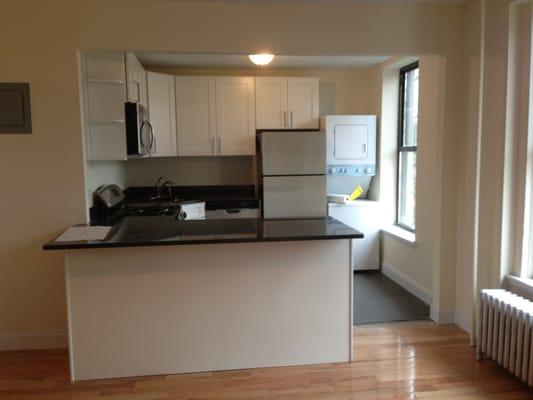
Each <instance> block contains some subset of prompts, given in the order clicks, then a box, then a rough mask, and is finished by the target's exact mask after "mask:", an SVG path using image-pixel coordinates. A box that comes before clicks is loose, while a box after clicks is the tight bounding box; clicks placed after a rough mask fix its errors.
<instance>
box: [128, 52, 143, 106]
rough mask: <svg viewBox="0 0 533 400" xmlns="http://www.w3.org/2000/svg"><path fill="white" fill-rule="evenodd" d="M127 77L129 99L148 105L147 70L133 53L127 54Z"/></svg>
mask: <svg viewBox="0 0 533 400" xmlns="http://www.w3.org/2000/svg"><path fill="white" fill-rule="evenodd" d="M126 79H127V89H128V101H131V102H134V103H140V104H141V105H142V106H144V107H145V108H146V107H148V89H147V77H146V71H145V69H144V67H143V66H142V65H141V63H140V62H139V60H137V57H135V54H133V53H127V54H126Z"/></svg>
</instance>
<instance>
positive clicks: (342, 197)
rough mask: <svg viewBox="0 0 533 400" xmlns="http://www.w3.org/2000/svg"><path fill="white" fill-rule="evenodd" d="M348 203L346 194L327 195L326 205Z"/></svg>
mask: <svg viewBox="0 0 533 400" xmlns="http://www.w3.org/2000/svg"><path fill="white" fill-rule="evenodd" d="M349 201H350V195H348V194H328V203H337V204H346V203H348V202H349Z"/></svg>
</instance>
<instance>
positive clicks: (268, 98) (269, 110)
mask: <svg viewBox="0 0 533 400" xmlns="http://www.w3.org/2000/svg"><path fill="white" fill-rule="evenodd" d="M255 85H256V86H255V91H256V92H255V102H256V127H257V129H284V128H288V126H287V78H285V77H281V78H280V77H265V78H256V79H255Z"/></svg>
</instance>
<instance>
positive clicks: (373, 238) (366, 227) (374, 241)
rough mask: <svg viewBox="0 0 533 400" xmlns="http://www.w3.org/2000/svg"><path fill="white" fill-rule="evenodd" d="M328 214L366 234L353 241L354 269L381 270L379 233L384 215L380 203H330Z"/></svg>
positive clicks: (369, 201)
mask: <svg viewBox="0 0 533 400" xmlns="http://www.w3.org/2000/svg"><path fill="white" fill-rule="evenodd" d="M328 214H329V216H330V217H333V218H335V219H337V220H339V221H341V222H343V223H344V224H346V225H348V226H350V227H352V228H354V229H357V230H358V231H360V232H362V233H363V234H364V238H363V239H357V240H352V265H353V269H354V270H377V269H379V267H380V263H379V241H380V239H379V232H380V229H381V228H382V218H381V216H382V214H383V213H382V211H381V208H380V203H379V202H377V201H371V200H356V201H354V202H352V203H350V204H334V203H329V204H328Z"/></svg>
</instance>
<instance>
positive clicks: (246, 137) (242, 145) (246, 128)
mask: <svg viewBox="0 0 533 400" xmlns="http://www.w3.org/2000/svg"><path fill="white" fill-rule="evenodd" d="M216 121H217V137H216V154H218V155H231V156H237V155H253V154H255V79H254V78H253V77H217V78H216Z"/></svg>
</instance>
